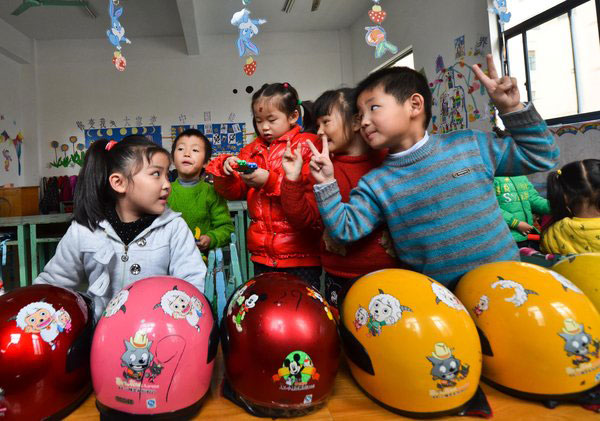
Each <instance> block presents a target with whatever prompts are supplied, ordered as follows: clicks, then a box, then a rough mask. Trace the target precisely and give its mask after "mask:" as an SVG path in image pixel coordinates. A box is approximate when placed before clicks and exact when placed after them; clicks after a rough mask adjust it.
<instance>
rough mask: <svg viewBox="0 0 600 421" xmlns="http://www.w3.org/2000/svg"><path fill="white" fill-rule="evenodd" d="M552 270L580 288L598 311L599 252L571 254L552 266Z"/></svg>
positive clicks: (599, 306)
mask: <svg viewBox="0 0 600 421" xmlns="http://www.w3.org/2000/svg"><path fill="white" fill-rule="evenodd" d="M552 270H553V271H555V272H558V273H560V274H561V275H562V276H564V277H566V278H567V279H569V280H570V281H571V282H573V283H574V284H575V285H577V286H578V287H579V288H581V290H582V291H583V292H584V294H585V295H587V297H588V298H589V299H590V300H591V301H592V303H593V304H594V306H596V310H598V311H600V285H599V284H600V253H586V254H577V255H575V256H571V257H569V258H567V259H564V260H561V261H560V262H558V263H557V264H555V265H554V266H552Z"/></svg>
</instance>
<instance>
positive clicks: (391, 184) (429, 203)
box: [314, 104, 559, 288]
mask: <svg viewBox="0 0 600 421" xmlns="http://www.w3.org/2000/svg"><path fill="white" fill-rule="evenodd" d="M502 120H503V122H504V124H505V126H506V128H507V130H508V131H509V133H510V136H509V137H504V138H499V137H497V136H496V135H495V134H493V133H484V132H481V131H475V130H460V131H455V132H452V133H447V134H444V135H433V136H431V137H430V138H429V140H428V141H427V142H426V143H425V144H424V145H423V146H422V147H420V148H419V149H417V150H415V151H413V152H412V153H410V154H408V155H404V156H401V157H392V156H389V157H388V158H387V159H386V160H385V161H384V162H383V164H382V166H381V167H379V168H377V169H374V170H372V171H371V172H369V173H368V174H366V175H365V176H363V177H362V178H361V179H360V181H359V182H358V185H357V186H356V188H354V189H353V190H352V192H351V193H350V200H349V201H348V202H347V203H343V202H342V200H341V196H340V194H339V188H338V186H337V183H335V182H334V183H330V184H321V185H315V187H314V190H315V196H316V198H317V204H318V206H319V211H320V212H321V216H322V217H323V222H324V224H325V226H326V228H327V229H328V230H329V232H330V234H331V236H332V237H333V238H334V239H336V240H338V241H340V242H352V241H356V240H358V239H360V238H362V237H364V236H366V235H368V234H369V233H371V232H372V231H373V230H374V229H375V228H376V227H377V226H378V225H379V224H381V223H383V222H386V223H387V225H388V227H389V229H390V232H391V235H392V239H393V242H394V247H395V249H396V254H397V256H398V258H399V259H400V260H401V261H403V262H404V263H406V264H408V265H410V266H411V267H412V268H413V269H414V270H416V271H418V272H421V273H424V274H426V275H428V276H431V277H432V278H433V279H435V280H437V281H439V282H441V283H443V284H444V285H446V286H447V287H449V288H454V286H455V285H456V282H457V281H458V280H459V279H460V277H461V276H462V275H464V274H465V273H466V272H468V271H469V270H471V269H473V268H475V267H478V266H480V265H482V264H485V263H489V262H495V261H503V260H518V259H519V253H518V249H517V246H516V244H515V242H514V240H513V238H512V236H511V234H510V231H509V229H508V226H507V225H506V223H505V222H504V219H503V218H502V214H501V212H500V208H499V206H498V201H497V200H496V194H495V192H494V188H493V182H494V176H495V175H498V176H503V175H507V176H512V175H524V174H530V173H534V172H538V171H547V170H550V169H552V168H553V167H554V166H555V165H556V163H557V160H558V156H559V150H558V147H557V145H556V144H555V142H554V137H553V135H552V133H551V132H550V131H549V130H548V127H547V126H546V123H545V122H544V121H543V120H542V118H541V117H540V115H539V114H538V113H537V111H536V110H535V108H534V107H533V105H532V104H529V105H527V107H525V109H523V110H520V111H517V112H513V113H510V114H507V115H504V116H502Z"/></svg>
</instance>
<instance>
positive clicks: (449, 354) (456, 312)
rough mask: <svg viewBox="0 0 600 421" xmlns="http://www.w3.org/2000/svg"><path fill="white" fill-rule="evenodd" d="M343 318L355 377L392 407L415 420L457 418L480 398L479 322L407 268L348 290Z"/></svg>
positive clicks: (377, 274)
mask: <svg viewBox="0 0 600 421" xmlns="http://www.w3.org/2000/svg"><path fill="white" fill-rule="evenodd" d="M340 320H341V323H340V333H341V336H342V341H343V343H344V346H345V349H346V352H345V354H346V357H347V359H348V363H349V366H350V370H351V372H352V375H353V376H354V379H355V380H356V381H357V383H358V384H359V385H360V387H361V388H362V389H363V391H365V392H366V393H367V395H369V396H370V397H371V398H372V399H374V400H375V401H377V402H378V403H380V404H382V405H383V406H385V407H387V408H388V409H390V410H393V411H395V412H400V413H402V414H404V415H417V416H423V415H427V416H429V415H431V416H436V415H441V414H445V413H452V412H458V411H460V410H461V409H462V408H463V407H464V406H465V405H466V404H467V403H468V401H469V400H471V398H472V397H473V396H474V395H475V393H476V392H477V389H478V384H479V377H480V375H481V347H480V344H479V338H478V336H477V330H476V328H475V324H474V323H473V320H471V318H470V317H469V314H468V312H467V310H466V309H465V307H464V306H463V305H462V304H461V303H460V301H458V299H457V298H456V297H455V296H454V295H453V294H452V293H451V292H450V291H449V290H447V289H446V288H445V287H444V286H442V285H441V284H439V283H437V282H436V281H434V280H432V279H430V278H428V277H427V276H425V275H422V274H419V273H416V272H412V271H408V270H403V269H385V270H380V271H377V272H373V273H370V274H368V275H365V276H363V277H362V278H360V279H358V280H357V281H355V282H354V284H352V286H351V287H350V288H349V290H348V292H347V294H346V296H345V298H344V301H343V303H342V307H341V316H340ZM401 379H406V381H402V380H401ZM486 403H487V402H486ZM488 409H489V408H488Z"/></svg>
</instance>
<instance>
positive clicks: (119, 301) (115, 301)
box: [102, 289, 129, 317]
mask: <svg viewBox="0 0 600 421" xmlns="http://www.w3.org/2000/svg"><path fill="white" fill-rule="evenodd" d="M128 298H129V290H127V289H124V290H122V291H119V293H118V294H117V295H115V296H114V297H113V298H112V299H111V300H110V301H109V302H108V304H107V305H106V309H105V310H104V313H103V314H102V315H103V316H104V317H112V316H114V315H115V314H117V312H119V310H120V311H122V312H123V313H125V312H126V310H127V308H126V307H125V303H126V302H127V299H128Z"/></svg>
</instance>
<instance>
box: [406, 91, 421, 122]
mask: <svg viewBox="0 0 600 421" xmlns="http://www.w3.org/2000/svg"><path fill="white" fill-rule="evenodd" d="M408 101H409V102H410V116H411V117H413V118H416V117H419V116H420V115H425V98H423V95H421V94H417V93H414V94H412V95H411V96H410V98H409V99H408Z"/></svg>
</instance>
